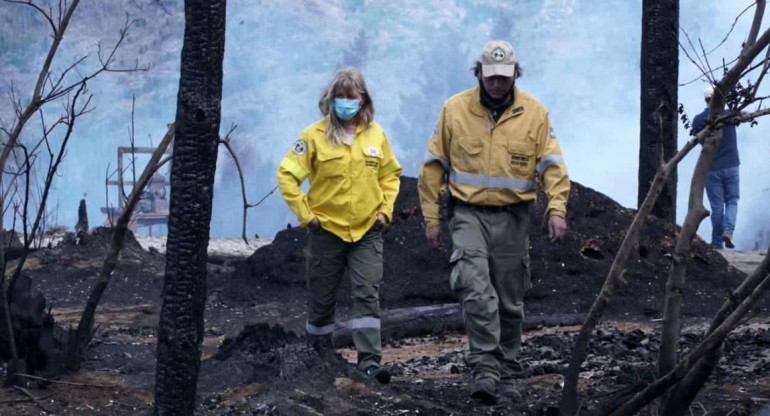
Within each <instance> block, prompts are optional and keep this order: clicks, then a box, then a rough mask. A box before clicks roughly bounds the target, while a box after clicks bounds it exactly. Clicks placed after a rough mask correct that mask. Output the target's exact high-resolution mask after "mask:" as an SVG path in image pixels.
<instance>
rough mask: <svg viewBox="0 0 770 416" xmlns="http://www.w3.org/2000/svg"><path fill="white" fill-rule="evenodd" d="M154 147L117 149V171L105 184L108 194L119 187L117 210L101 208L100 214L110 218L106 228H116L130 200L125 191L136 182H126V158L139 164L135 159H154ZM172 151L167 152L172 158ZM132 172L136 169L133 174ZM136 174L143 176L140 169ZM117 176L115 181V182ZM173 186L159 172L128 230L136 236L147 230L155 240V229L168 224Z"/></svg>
mask: <svg viewBox="0 0 770 416" xmlns="http://www.w3.org/2000/svg"><path fill="white" fill-rule="evenodd" d="M155 150H156V148H154V147H126V146H120V147H118V168H117V170H115V171H114V172H113V173H112V174H110V176H109V177H107V179H106V181H105V187H106V188H107V190H108V192H109V188H110V187H111V186H115V187H117V194H118V206H117V207H116V206H107V207H102V208H101V211H102V213H104V214H107V219H106V221H105V226H109V225H111V224H114V223H115V222H116V221H117V219H118V217H119V216H120V215H121V214H122V213H123V210H124V209H125V206H126V201H127V200H128V193H126V187H127V186H129V187H133V186H135V181H134V180H133V179H129V180H127V179H125V178H124V176H125V174H126V167H125V166H124V156H125V155H127V154H128V155H130V156H131V157H132V159H133V161H134V163H136V155H139V154H148V155H151V154H153V153H154V152H155ZM171 153H172V148H171V147H170V146H169V148H168V149H167V150H166V152H165V154H167V155H171ZM130 171H131V172H133V169H131V170H130ZM136 171H139V172H141V170H140V169H136ZM116 175H117V177H116V178H113V177H115V176H116ZM170 185H171V182H169V180H168V179H167V178H166V177H165V176H164V175H163V174H161V173H159V172H156V173H155V174H154V175H153V176H152V178H150V183H149V184H147V188H146V189H144V190H143V191H142V194H141V197H140V199H139V202H138V203H137V204H136V206H135V207H134V213H133V215H132V216H131V222H130V223H129V227H130V228H131V230H132V231H134V233H136V232H137V231H138V229H139V228H141V227H147V232H148V235H149V236H150V237H152V236H153V227H154V226H157V227H160V228H164V227H165V226H166V225H167V224H168V198H169V192H168V188H167V187H169V186H170Z"/></svg>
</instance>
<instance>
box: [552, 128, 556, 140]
mask: <svg viewBox="0 0 770 416" xmlns="http://www.w3.org/2000/svg"><path fill="white" fill-rule="evenodd" d="M551 138H552V139H555V138H556V130H554V129H553V127H551Z"/></svg>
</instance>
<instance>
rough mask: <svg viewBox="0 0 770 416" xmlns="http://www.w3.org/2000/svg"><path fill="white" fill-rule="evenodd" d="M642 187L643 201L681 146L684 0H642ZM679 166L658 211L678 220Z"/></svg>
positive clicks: (640, 183) (673, 172)
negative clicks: (679, 103)
mask: <svg viewBox="0 0 770 416" xmlns="http://www.w3.org/2000/svg"><path fill="white" fill-rule="evenodd" d="M641 79H642V82H641V90H640V94H641V117H640V127H639V135H640V137H639V192H638V194H637V195H638V196H637V200H638V202H637V206H641V205H642V202H644V197H645V196H646V195H647V193H648V192H649V190H650V187H651V185H652V180H653V179H654V178H655V174H656V173H657V172H658V169H660V167H661V165H663V163H664V162H665V161H667V160H669V159H671V158H672V157H673V156H674V155H675V154H676V152H677V137H676V136H677V134H676V133H677V89H678V82H679V0H644V2H643V3H642V59H641ZM676 182H677V170H676V167H674V168H673V170H672V172H671V173H670V174H669V177H668V180H667V181H666V186H665V187H664V189H663V192H662V193H661V195H660V196H659V197H658V202H657V203H656V204H655V206H654V207H653V209H652V214H653V215H655V216H656V217H658V218H662V219H665V220H668V221H671V222H672V223H673V222H675V221H676Z"/></svg>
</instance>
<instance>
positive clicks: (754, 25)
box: [741, 0, 765, 55]
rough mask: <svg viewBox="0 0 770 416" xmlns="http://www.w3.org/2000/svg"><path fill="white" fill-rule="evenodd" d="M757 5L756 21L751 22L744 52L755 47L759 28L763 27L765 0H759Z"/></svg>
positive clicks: (755, 11)
mask: <svg viewBox="0 0 770 416" xmlns="http://www.w3.org/2000/svg"><path fill="white" fill-rule="evenodd" d="M755 4H756V5H757V8H756V9H755V10H754V20H753V21H752V22H751V29H750V30H749V37H748V39H746V43H745V44H744V46H743V49H744V50H746V49H748V48H749V47H751V46H753V45H754V43H755V42H756V41H757V35H758V34H759V28H760V27H761V26H762V17H763V16H764V15H765V0H757V1H756V2H755ZM741 55H743V53H741Z"/></svg>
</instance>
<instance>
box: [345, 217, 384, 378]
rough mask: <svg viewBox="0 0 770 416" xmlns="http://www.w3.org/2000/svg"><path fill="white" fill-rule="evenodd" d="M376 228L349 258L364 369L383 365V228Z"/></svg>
mask: <svg viewBox="0 0 770 416" xmlns="http://www.w3.org/2000/svg"><path fill="white" fill-rule="evenodd" d="M375 228H376V227H375ZM375 228H373V229H370V230H369V231H368V232H367V233H366V234H364V236H363V238H361V240H359V241H357V242H355V243H354V244H353V246H352V247H351V250H350V252H349V253H348V256H347V264H348V275H349V276H350V287H351V292H352V295H353V320H352V322H351V324H352V328H353V344H355V346H356V351H357V352H358V365H359V366H360V367H361V368H367V367H369V366H371V365H379V363H380V360H381V359H382V339H381V336H380V295H379V291H380V283H381V282H382V234H381V233H380V231H379V228H376V229H375Z"/></svg>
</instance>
